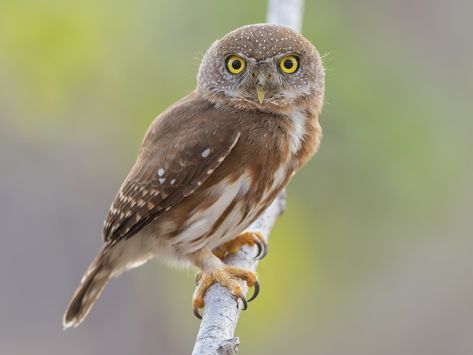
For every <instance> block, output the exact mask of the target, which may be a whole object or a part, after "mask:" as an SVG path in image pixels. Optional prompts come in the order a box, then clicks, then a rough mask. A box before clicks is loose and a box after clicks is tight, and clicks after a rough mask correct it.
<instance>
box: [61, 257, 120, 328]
mask: <svg viewBox="0 0 473 355" xmlns="http://www.w3.org/2000/svg"><path fill="white" fill-rule="evenodd" d="M109 264H110V263H109V262H108V258H107V257H106V249H103V250H102V251H101V252H100V253H99V255H98V256H97V258H96V259H95V260H94V261H93V262H92V264H90V266H89V269H88V270H87V272H86V273H85V275H84V277H83V278H82V281H81V283H80V285H79V287H78V288H77V290H76V292H74V295H73V296H72V299H71V301H70V302H69V306H68V307H67V310H66V313H65V314H64V318H63V321H62V324H63V326H64V329H66V328H69V327H77V326H78V325H79V324H80V323H81V322H82V321H83V320H84V318H85V317H86V316H87V314H88V313H89V312H90V310H91V309H92V306H93V305H94V303H95V301H97V299H98V298H99V297H100V295H101V294H102V292H103V290H104V288H105V286H107V283H108V281H109V280H110V279H111V277H112V276H113V268H112V267H111V265H109Z"/></svg>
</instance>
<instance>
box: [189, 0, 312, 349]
mask: <svg viewBox="0 0 473 355" xmlns="http://www.w3.org/2000/svg"><path fill="white" fill-rule="evenodd" d="M303 5H304V1H303V0H269V8H268V19H267V21H268V22H269V23H276V24H279V25H283V26H287V27H291V28H293V29H295V30H296V31H300V30H301V26H302V14H303ZM285 202H286V192H285V191H284V192H282V193H281V194H280V195H279V196H278V197H277V198H276V200H274V202H273V203H272V204H271V205H270V206H269V207H268V209H267V210H266V211H265V212H264V213H263V214H262V215H261V216H260V217H259V218H258V219H257V220H256V221H255V222H254V223H253V224H252V225H251V226H250V227H249V228H248V231H252V232H256V231H259V232H261V233H263V235H264V236H265V237H266V239H268V238H269V234H270V232H271V229H272V228H273V225H274V223H275V222H276V220H277V218H278V217H279V216H280V215H281V214H282V213H283V212H284V209H285ZM256 249H257V248H256V246H253V247H250V246H244V247H242V248H241V250H240V251H239V252H238V253H237V254H235V255H231V256H229V257H227V258H226V259H225V263H226V264H229V265H234V266H238V267H239V268H243V269H248V270H252V271H256V267H257V266H258V261H257V260H255V258H254V256H255V255H256V253H257V250H256ZM241 285H242V286H243V287H244V289H245V293H246V292H247V291H248V290H247V287H246V284H245V283H244V282H242V283H241ZM204 301H205V309H204V313H203V315H202V322H201V323H200V328H199V333H198V335H197V339H196V342H195V345H194V350H193V352H192V355H214V354H217V355H235V354H236V353H237V351H238V345H239V343H240V341H239V339H238V338H235V337H234V333H235V328H236V326H237V323H238V318H239V316H240V311H241V308H242V304H241V302H240V301H239V303H238V305H237V303H236V301H235V298H234V297H233V296H232V295H231V293H230V291H229V290H227V289H226V288H224V287H222V286H220V285H219V284H214V285H212V286H211V287H210V288H209V289H208V291H207V293H206V295H205V299H204Z"/></svg>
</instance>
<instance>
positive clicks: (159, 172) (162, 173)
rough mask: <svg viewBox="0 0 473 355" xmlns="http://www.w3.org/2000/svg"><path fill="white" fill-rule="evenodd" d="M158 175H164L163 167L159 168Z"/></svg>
mask: <svg viewBox="0 0 473 355" xmlns="http://www.w3.org/2000/svg"><path fill="white" fill-rule="evenodd" d="M158 175H159V176H163V175H164V169H163V168H160V169H159V170H158Z"/></svg>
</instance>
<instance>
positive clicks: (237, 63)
mask: <svg viewBox="0 0 473 355" xmlns="http://www.w3.org/2000/svg"><path fill="white" fill-rule="evenodd" d="M232 68H233V69H235V70H238V69H240V68H241V61H239V60H238V59H236V60H234V61H233V62H232Z"/></svg>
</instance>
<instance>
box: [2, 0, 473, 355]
mask: <svg viewBox="0 0 473 355" xmlns="http://www.w3.org/2000/svg"><path fill="white" fill-rule="evenodd" d="M472 12H473V2H471V1H468V0H464V1H461V0H455V1H441V0H436V1H432V0H409V1H408V0H376V1H375V0H360V1H356V2H353V1H342V0H318V1H315V0H314V1H311V0H308V1H306V8H305V17H304V26H303V33H304V34H305V36H306V37H308V38H309V39H310V40H311V41H312V42H313V43H314V44H315V45H316V46H317V47H318V49H319V51H320V52H321V53H322V54H323V56H324V61H325V64H326V67H327V95H326V97H327V103H326V106H325V109H324V112H323V115H322V119H321V122H322V125H323V127H324V139H323V143H322V146H321V149H320V151H319V153H318V154H317V155H316V157H315V159H313V160H312V162H311V163H310V164H309V165H308V166H307V167H306V168H305V169H304V170H303V171H302V172H300V173H299V174H298V175H297V176H296V178H295V179H294V180H293V181H292V183H291V186H290V188H289V201H288V209H287V212H286V214H285V215H284V216H283V217H282V218H281V219H280V220H279V221H278V223H277V225H276V227H275V229H274V233H273V234H272V237H271V241H270V245H271V252H270V255H269V256H268V257H267V258H266V259H265V260H264V261H262V262H261V264H260V267H259V274H260V279H261V283H262V292H261V294H260V296H259V298H258V299H257V300H256V301H255V302H254V303H252V304H251V306H250V308H249V310H248V311H247V312H244V313H243V314H242V316H241V319H240V323H239V326H238V329H237V336H239V337H240V338H241V341H242V343H241V346H240V353H241V354H288V353H292V354H324V355H325V354H333V355H340V354H351V355H356V354H360V355H370V354H373V355H374V354H376V355H378V354H383V355H386V354H387V355H390V354H393V355H394V354H396V355H397V354H407V355H410V354H412V355H423V354H429V355H436V354H439V355H444V354H455V355H463V354H465V355H466V354H472V353H473V336H472V334H473V261H472V250H473V233H472V208H473V186H472V181H473V139H472V131H473V105H472V93H473V41H472V36H473V26H472V25H471V13H472ZM265 17H266V2H265V1H259V2H256V1H252V0H244V1H243V0H241V1H232V2H223V1H216V0H214V1H211V0H200V1H192V2H191V1H170V0H161V1H151V0H137V1H133V2H117V1H111V0H108V1H107V0H104V1H92V0H83V1H67V2H65V1H60V0H40V1H25V0H2V1H1V2H0V169H1V172H0V225H1V235H2V238H1V242H2V246H1V248H0V300H1V302H0V353H1V354H14V355H16V354H18V355H20V354H33V353H34V354H38V355H40V354H116V355H121V354H123V355H125V354H155V355H156V354H188V353H190V351H191V349H192V346H193V343H194V338H195V335H196V333H197V330H198V326H199V322H198V320H197V319H195V317H194V316H193V315H192V313H191V296H192V292H193V289H194V273H193V272H192V271H184V272H182V271H178V270H172V269H169V268H167V267H165V266H163V265H161V264H160V263H158V262H156V261H153V262H150V263H148V264H147V265H145V266H144V267H141V268H139V269H136V270H133V271H132V272H129V273H127V274H125V275H123V276H122V277H121V278H119V279H116V280H113V281H112V282H111V283H110V285H109V287H108V288H107V289H106V290H105V292H104V294H103V296H102V298H101V299H100V300H99V301H98V303H97V305H96V307H95V308H94V310H93V312H92V313H91V314H90V316H89V317H88V318H87V319H86V321H85V322H84V324H83V325H82V326H81V327H79V328H78V329H73V330H69V331H67V332H63V331H62V326H61V317H62V313H63V311H64V309H65V307H66V304H67V302H68V300H69V298H70V296H71V294H72V292H73V291H74V289H75V287H76V286H77V284H78V282H79V280H80V278H81V276H82V274H83V272H84V271H85V269H86V267H87V265H88V264H89V262H90V261H91V260H92V259H93V257H94V256H95V253H96V252H97V251H98V249H99V247H100V245H101V243H102V242H101V234H100V233H101V227H102V221H103V219H104V217H105V214H106V212H107V211H108V207H109V205H110V203H111V201H112V199H113V197H114V196H115V193H116V191H117V190H118V187H119V185H120V183H121V181H122V179H123V178H124V177H125V175H126V174H127V172H128V169H129V168H130V166H131V164H132V163H133V161H134V159H135V156H136V152H137V149H138V146H139V144H140V142H141V139H142V136H143V134H144V132H145V130H146V128H147V126H148V124H149V123H150V122H151V120H152V119H153V118H154V117H155V116H157V115H158V114H159V113H160V112H161V111H162V110H163V109H165V108H166V107H167V106H168V105H170V104H171V103H173V102H174V101H176V100H177V99H179V98H180V97H182V96H184V95H185V94H187V93H188V92H190V91H191V90H193V88H194V86H195V76H196V71H197V68H198V64H199V60H200V58H201V57H202V55H203V53H204V52H205V50H206V49H207V47H208V46H209V45H210V44H211V43H212V42H213V41H214V40H215V39H216V38H219V37H221V36H223V35H224V34H226V33H227V32H229V31H230V30H233V29H234V28H236V27H239V26H241V25H245V24H249V23H258V22H263V21H264V20H265Z"/></svg>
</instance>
